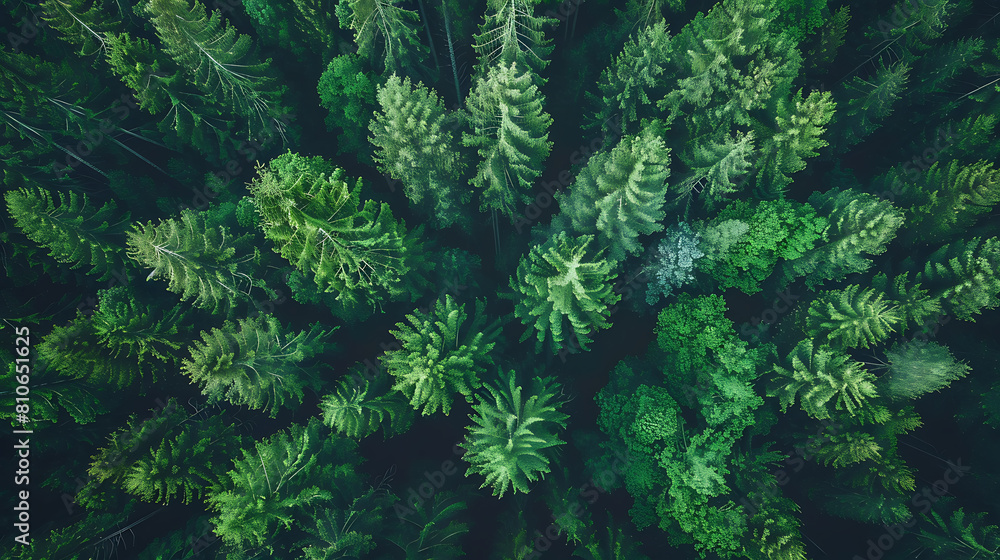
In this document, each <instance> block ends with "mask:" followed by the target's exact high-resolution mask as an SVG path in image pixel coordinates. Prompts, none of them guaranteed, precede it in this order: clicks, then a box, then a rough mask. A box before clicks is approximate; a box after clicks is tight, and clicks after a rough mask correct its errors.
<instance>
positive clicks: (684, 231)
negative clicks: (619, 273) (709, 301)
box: [644, 222, 705, 305]
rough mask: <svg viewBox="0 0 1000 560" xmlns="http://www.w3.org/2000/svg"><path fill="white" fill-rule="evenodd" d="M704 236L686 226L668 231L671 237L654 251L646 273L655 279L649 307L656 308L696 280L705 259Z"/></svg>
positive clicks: (651, 289) (680, 224) (650, 286)
mask: <svg viewBox="0 0 1000 560" xmlns="http://www.w3.org/2000/svg"><path fill="white" fill-rule="evenodd" d="M700 239H701V236H700V235H699V234H697V233H694V232H693V231H692V230H691V227H690V226H689V225H688V224H687V223H686V222H680V223H678V224H677V225H674V226H670V227H669V228H667V235H666V237H664V238H663V240H662V241H660V243H659V244H658V245H657V246H656V249H655V250H654V251H653V258H652V260H653V262H652V264H651V265H649V267H648V268H646V269H645V271H644V272H645V274H647V275H650V276H652V279H651V280H650V283H649V286H647V288H646V289H647V291H646V303H647V304H648V305H655V304H656V302H658V301H659V300H660V297H661V296H662V297H665V298H666V297H670V295H671V294H672V293H673V291H674V290H675V289H677V288H680V287H681V286H683V285H685V284H687V283H688V282H690V281H692V280H694V276H693V275H692V271H693V270H694V265H695V262H696V261H697V260H698V259H700V258H701V257H704V256H705V254H704V253H702V252H701V251H700V250H699V248H698V242H699V240H700Z"/></svg>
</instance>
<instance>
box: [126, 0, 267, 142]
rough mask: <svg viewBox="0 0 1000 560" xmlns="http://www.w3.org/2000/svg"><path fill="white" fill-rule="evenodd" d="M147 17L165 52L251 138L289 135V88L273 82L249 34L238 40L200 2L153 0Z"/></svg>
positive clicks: (219, 17) (220, 19)
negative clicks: (286, 125)
mask: <svg viewBox="0 0 1000 560" xmlns="http://www.w3.org/2000/svg"><path fill="white" fill-rule="evenodd" d="M144 10H145V12H146V13H147V14H148V15H149V17H150V22H151V23H152V24H153V28H154V29H155V30H156V35H157V36H158V37H159V38H160V41H162V42H163V45H164V49H163V50H164V51H165V52H166V53H167V54H168V55H170V57H171V58H172V59H173V60H174V61H175V62H176V64H177V65H178V66H179V67H181V68H183V69H184V72H185V74H186V76H187V78H188V80H189V81H190V82H191V83H192V84H193V85H195V86H197V87H198V89H200V90H201V91H203V92H204V93H205V94H207V95H208V96H209V97H212V98H216V99H218V100H220V101H221V102H222V103H224V104H225V105H226V106H227V107H229V108H230V109H231V110H232V111H233V112H235V113H236V114H237V115H239V116H241V117H243V119H241V120H243V121H244V122H246V123H247V129H246V132H245V134H247V135H248V137H249V138H251V139H256V140H260V139H262V138H263V137H264V136H265V135H267V134H269V132H265V131H268V130H275V129H276V130H279V131H281V130H284V123H283V122H282V121H280V120H279V119H278V116H279V115H281V114H283V113H284V110H283V107H282V106H281V96H282V94H283V88H282V87H281V86H278V85H276V83H275V81H274V80H273V78H271V77H269V76H268V74H269V72H270V64H271V61H270V59H267V60H264V61H263V62H258V61H257V60H256V56H255V54H254V53H253V43H252V40H251V39H250V37H249V36H248V35H238V34H237V33H236V28H234V27H233V26H232V25H230V24H228V23H227V22H226V21H225V20H224V19H223V18H222V15H221V14H220V13H219V12H217V11H212V12H211V13H209V12H208V11H207V10H206V9H205V6H204V5H203V4H202V3H201V2H199V1H198V0H194V3H193V5H190V4H188V0H150V1H149V2H148V3H147V4H145V5H144Z"/></svg>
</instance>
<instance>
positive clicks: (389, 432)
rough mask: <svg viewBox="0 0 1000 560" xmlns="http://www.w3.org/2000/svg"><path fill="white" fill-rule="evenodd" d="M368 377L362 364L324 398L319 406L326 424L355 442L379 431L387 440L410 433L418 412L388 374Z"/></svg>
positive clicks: (339, 381)
mask: <svg viewBox="0 0 1000 560" xmlns="http://www.w3.org/2000/svg"><path fill="white" fill-rule="evenodd" d="M365 373H366V369H365V367H364V366H362V365H360V364H359V365H358V366H356V367H354V368H352V369H351V371H350V372H349V373H348V374H347V375H345V376H344V377H342V378H340V379H339V380H338V381H337V385H336V387H335V388H334V390H333V392H332V393H329V394H327V395H326V396H325V397H323V400H322V401H320V403H319V408H320V410H321V411H322V413H323V422H324V423H325V424H326V425H327V426H329V427H330V428H333V429H334V430H336V431H337V433H339V434H342V435H344V436H347V437H349V438H353V439H363V438H366V437H368V436H370V435H372V434H374V433H375V432H376V431H378V430H379V428H381V429H382V434H383V436H384V438H385V439H388V438H390V437H392V436H395V435H399V434H402V433H404V432H406V431H407V430H409V429H410V425H411V424H413V412H414V411H413V407H412V406H411V405H410V403H409V400H408V398H407V397H406V395H404V394H403V392H402V391H398V390H396V389H394V388H393V387H392V378H391V377H390V376H389V375H388V374H387V373H380V374H378V375H375V376H368V375H365Z"/></svg>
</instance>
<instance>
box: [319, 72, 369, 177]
mask: <svg viewBox="0 0 1000 560" xmlns="http://www.w3.org/2000/svg"><path fill="white" fill-rule="evenodd" d="M377 86H378V82H377V81H375V80H374V79H373V77H372V76H370V75H369V74H368V73H367V72H365V71H364V69H363V67H362V64H361V59H360V58H358V55H356V54H353V53H348V54H342V55H340V56H336V57H334V58H333V59H332V60H330V63H329V64H328V65H327V67H326V70H324V71H323V75H322V76H320V78H319V86H318V91H319V102H320V105H321V106H322V107H323V108H324V109H326V110H328V111H330V114H329V115H327V117H326V128H327V130H329V131H331V132H334V131H336V132H337V154H338V155H344V154H354V155H355V156H356V157H357V158H358V160H359V161H361V162H362V163H369V162H370V161H371V155H372V154H371V152H372V147H371V144H369V143H368V141H367V131H368V126H369V123H371V122H372V113H373V112H374V110H375V107H376V97H375V92H376V89H378V88H377Z"/></svg>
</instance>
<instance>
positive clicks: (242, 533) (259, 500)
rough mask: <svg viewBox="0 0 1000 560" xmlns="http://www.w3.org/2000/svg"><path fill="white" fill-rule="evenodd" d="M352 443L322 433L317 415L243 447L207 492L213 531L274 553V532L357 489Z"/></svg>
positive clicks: (341, 502) (344, 500)
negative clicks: (225, 476) (225, 474)
mask: <svg viewBox="0 0 1000 560" xmlns="http://www.w3.org/2000/svg"><path fill="white" fill-rule="evenodd" d="M356 449H357V445H356V444H355V443H354V442H353V441H351V440H349V439H345V438H342V437H339V436H329V435H328V434H324V433H322V424H321V422H320V420H319V419H318V418H316V417H312V418H310V419H309V423H308V424H307V425H305V426H303V425H300V424H292V426H291V427H290V428H289V429H288V430H287V431H281V432H278V433H277V434H275V435H273V436H271V437H270V438H267V439H265V440H262V441H259V442H257V443H256V445H255V446H254V447H253V448H252V449H250V450H247V449H244V450H243V451H242V454H243V456H242V458H241V459H239V460H237V461H235V462H234V465H233V469H232V470H230V471H229V472H228V479H226V480H223V482H222V484H221V486H220V488H218V489H213V491H212V492H211V494H210V495H209V497H208V504H209V507H210V508H211V509H212V510H214V511H215V512H217V514H218V515H217V516H216V517H213V518H212V523H214V524H215V527H216V529H215V533H216V534H217V535H218V536H219V537H220V538H221V539H222V540H223V542H225V543H226V544H229V545H232V546H237V547H245V546H247V545H249V546H260V547H264V548H265V549H267V550H268V551H269V552H271V553H272V554H273V553H274V546H273V544H274V542H275V537H276V536H278V534H279V533H280V532H282V531H283V530H288V529H290V528H292V527H294V526H304V525H306V524H308V522H309V517H308V513H309V511H310V510H311V509H312V508H313V507H317V506H332V507H337V508H344V507H347V506H348V505H350V504H351V503H352V502H353V500H354V497H356V496H358V495H360V494H361V486H362V478H361V476H360V475H359V474H358V473H357V470H356V469H357V468H358V467H359V466H360V464H361V458H360V457H359V456H358V454H357V451H356ZM320 482H322V487H320V486H318V484H319V483H320Z"/></svg>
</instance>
